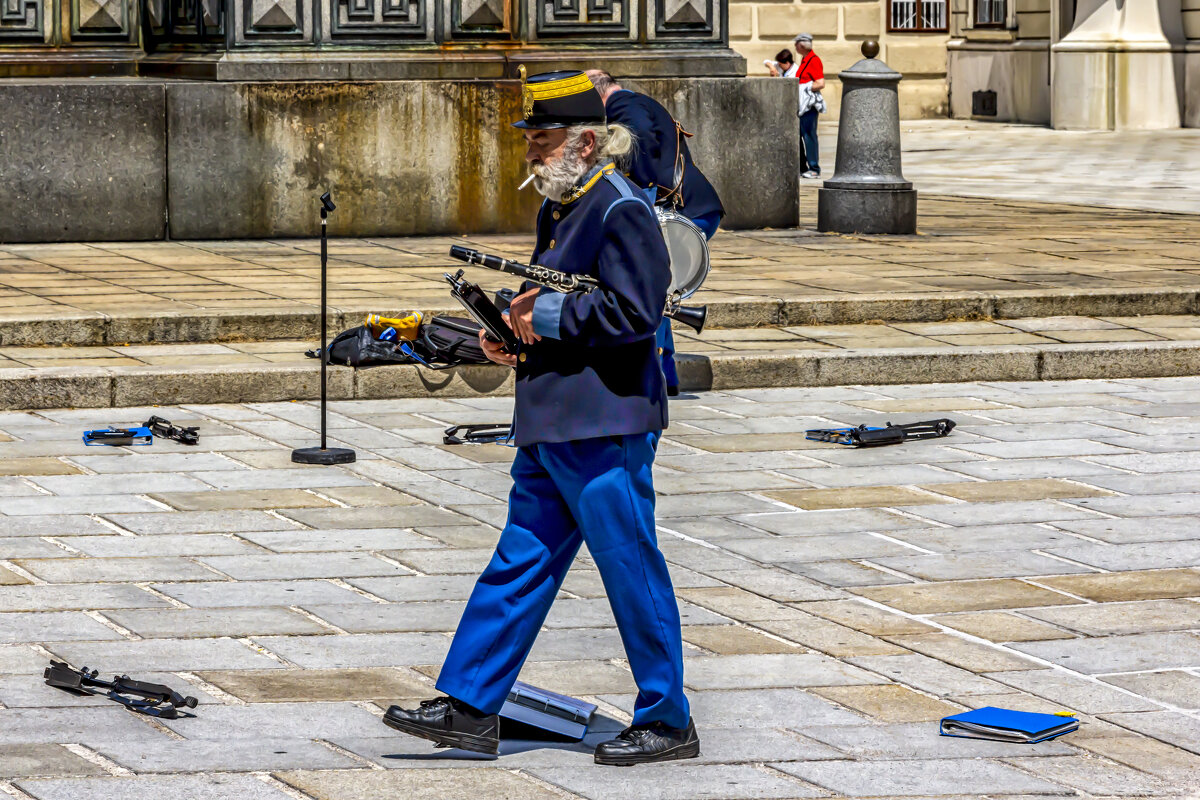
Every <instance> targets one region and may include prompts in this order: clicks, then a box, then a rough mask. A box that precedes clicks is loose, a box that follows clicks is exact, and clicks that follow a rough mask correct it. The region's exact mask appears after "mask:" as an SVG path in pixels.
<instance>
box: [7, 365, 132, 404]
mask: <svg viewBox="0 0 1200 800" xmlns="http://www.w3.org/2000/svg"><path fill="white" fill-rule="evenodd" d="M111 385H112V378H111V377H110V376H109V375H108V373H107V372H106V371H105V370H103V369H85V368H72V367H44V368H28V369H6V370H2V371H0V408H28V409H34V408H75V407H78V408H104V407H107V406H109V405H111Z"/></svg>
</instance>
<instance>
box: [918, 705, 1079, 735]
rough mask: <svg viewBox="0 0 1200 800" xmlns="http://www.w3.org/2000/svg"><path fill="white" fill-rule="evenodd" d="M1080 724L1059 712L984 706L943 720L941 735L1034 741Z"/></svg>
mask: <svg viewBox="0 0 1200 800" xmlns="http://www.w3.org/2000/svg"><path fill="white" fill-rule="evenodd" d="M1078 727H1079V720H1077V719H1075V718H1074V717H1063V716H1059V715H1058V714H1032V713H1030V712H1028V711H1010V710H1008V709H1007V708H995V707H994V706H987V707H985V708H979V709H976V710H974V711H966V712H964V713H962V714H955V715H954V716H952V717H946V718H945V719H943V720H942V729H941V733H942V736H959V737H962V738H965V739H990V740H991V741H994V742H1017V743H1019V744H1034V743H1035V742H1044V741H1046V740H1047V739H1053V738H1054V737H1056V736H1062V735H1063V734H1064V733H1070V732H1071V731H1073V730H1075V729H1077V728H1078Z"/></svg>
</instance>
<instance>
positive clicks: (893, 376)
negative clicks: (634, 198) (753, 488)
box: [814, 347, 1038, 386]
mask: <svg viewBox="0 0 1200 800" xmlns="http://www.w3.org/2000/svg"><path fill="white" fill-rule="evenodd" d="M817 366H818V374H817V378H816V380H815V381H814V385H817V386H844V385H847V384H873V383H874V384H883V383H958V382H963V381H1033V380H1038V353H1037V351H1036V350H1035V349H1033V348H1031V347H955V348H953V349H951V348H913V349H907V348H905V349H900V348H896V349H877V350H850V351H841V352H821V353H820V358H819V359H818V362H817Z"/></svg>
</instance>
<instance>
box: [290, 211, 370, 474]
mask: <svg viewBox="0 0 1200 800" xmlns="http://www.w3.org/2000/svg"><path fill="white" fill-rule="evenodd" d="M336 208H337V206H335V205H334V204H333V199H332V198H331V197H330V196H329V192H326V193H325V194H323V195H321V446H320V447H298V448H296V449H295V450H293V451H292V461H294V462H295V463H297V464H350V463H352V462H353V461H354V460H355V458H356V457H357V456H355V454H354V451H353V450H351V449H350V448H348V447H327V446H326V439H325V414H326V412H325V404H326V399H327V397H328V391H327V384H326V370H327V367H328V365H329V342H328V341H327V339H328V327H327V314H328V308H329V304H328V293H327V290H326V284H327V283H328V264H329V248H328V244H327V238H328V237H327V235H326V232H327V230H328V228H329V212H330V211H333V210H335V209H336Z"/></svg>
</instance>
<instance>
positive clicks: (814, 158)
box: [794, 33, 825, 178]
mask: <svg viewBox="0 0 1200 800" xmlns="http://www.w3.org/2000/svg"><path fill="white" fill-rule="evenodd" d="M794 43H795V45H796V55H797V56H798V57H799V59H800V63H799V65H797V68H796V79H797V80H798V81H799V82H800V83H801V85H803V84H805V83H810V82H811V83H812V87H811V88H812V91H814V92H820V91H821V90H822V89H824V88H825V67H824V65H823V64H821V57H820V56H818V55H817V54H816V53H814V52H813V38H812V34H811V33H802V34H800V35H798V36H797V37H796V38H795V40H794ZM819 113H820V112H819V111H817V109H816V107H815V106H814V107H812V108H809V109H808V110H806V111H804V112H802V113H801V114H800V168H801V169H802V170H803V173H802V174H801V176H800V177H802V178H819V177H821V153H820V149H819V146H818V144H817V116H818V114H819Z"/></svg>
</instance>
